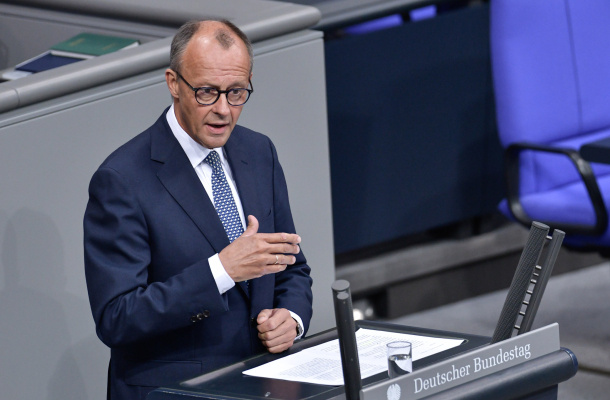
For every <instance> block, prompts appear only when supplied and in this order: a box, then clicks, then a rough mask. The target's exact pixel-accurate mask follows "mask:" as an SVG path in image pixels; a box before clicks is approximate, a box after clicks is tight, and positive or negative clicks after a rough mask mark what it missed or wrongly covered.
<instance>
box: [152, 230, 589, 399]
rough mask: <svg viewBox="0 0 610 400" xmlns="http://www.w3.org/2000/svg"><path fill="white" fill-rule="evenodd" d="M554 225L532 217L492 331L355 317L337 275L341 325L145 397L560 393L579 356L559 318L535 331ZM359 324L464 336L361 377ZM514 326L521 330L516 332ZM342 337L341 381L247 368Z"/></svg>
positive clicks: (557, 239)
mask: <svg viewBox="0 0 610 400" xmlns="http://www.w3.org/2000/svg"><path fill="white" fill-rule="evenodd" d="M549 229H550V228H549V227H548V226H546V225H544V224H541V223H538V222H533V223H532V228H531V230H530V236H529V238H528V241H527V243H526V245H525V248H524V250H523V253H522V256H521V259H520V260H519V265H518V266H517V270H516V272H515V276H514V278H513V282H512V284H511V287H510V289H509V291H508V296H507V297H506V301H505V303H504V307H503V309H502V313H501V314H500V318H499V321H498V325H497V326H496V330H495V332H494V335H493V338H488V337H483V336H476V335H467V334H460V333H454V332H443V331H436V330H432V329H424V328H415V327H408V326H401V325H392V324H388V323H383V322H370V321H357V322H354V321H353V317H352V315H353V311H352V302H351V294H350V290H349V282H347V281H336V282H335V283H334V284H333V286H332V289H333V296H334V303H335V317H336V322H337V327H338V331H337V330H335V329H332V330H329V331H326V332H323V333H320V334H318V335H315V336H312V337H310V338H307V339H305V340H302V341H300V342H298V343H296V344H295V345H294V346H292V348H291V349H290V350H289V351H287V352H285V353H282V354H279V355H274V354H262V355H259V356H256V357H253V358H250V359H248V360H245V361H242V362H240V363H237V364H233V365H230V366H228V367H225V368H222V369H219V370H216V371H213V372H210V373H208V374H205V375H201V376H198V377H194V378H192V379H189V380H187V381H184V382H180V383H176V384H175V385H172V386H169V387H162V388H158V389H156V390H154V391H152V392H151V393H150V394H149V395H148V399H149V400H172V399H183V400H187V399H189V398H193V399H195V398H197V399H202V398H203V399H214V400H216V399H218V400H221V399H222V400H232V399H240V400H250V399H252V400H254V399H274V400H302V399H303V400H304V399H308V400H330V399H336V400H340V399H341V400H343V399H346V400H386V399H387V400H417V399H426V400H445V399H446V400H449V399H452V400H455V399H464V400H466V399H468V400H473V399H481V400H483V399H489V400H510V399H521V400H556V399H557V388H558V386H557V385H558V384H559V383H560V382H563V381H566V380H568V379H570V378H571V377H572V376H574V375H575V374H576V371H577V370H578V361H577V360H576V357H575V355H574V354H573V353H572V352H571V351H570V350H568V349H564V348H560V346H559V326H558V325H557V324H551V325H548V326H545V327H543V328H540V329H537V330H535V331H530V328H531V324H532V321H533V319H534V317H535V315H536V311H537V309H538V305H539V304H540V299H541V298H542V294H543V293H544V289H545V287H546V283H547V281H548V279H549V277H550V274H551V272H552V269H553V266H554V263H555V260H556V257H557V254H558V253H559V248H560V246H561V242H562V241H563V237H564V233H563V232H562V231H559V230H555V232H554V233H553V236H552V237H551V236H548V233H549ZM546 242H549V247H548V251H547V253H546V256H545V259H544V262H543V263H542V266H539V265H538V261H539V258H540V255H541V253H542V250H543V248H544V245H545V243H546ZM523 306H525V309H524V308H523ZM517 324H518V325H517ZM359 328H367V329H372V330H382V331H389V332H396V333H409V334H415V335H421V336H432V337H438V338H448V339H462V343H461V344H460V345H459V346H457V347H454V348H452V349H449V350H445V351H442V352H440V353H437V354H434V355H431V356H428V357H425V358H423V359H419V360H417V361H415V362H414V363H413V372H412V373H411V374H407V375H403V376H400V377H397V378H393V379H388V374H387V372H382V373H379V374H377V375H373V376H371V377H369V378H366V379H363V380H362V381H361V380H360V373H359V367H358V366H359V362H358V350H357V346H356V339H355V336H354V331H355V330H357V329H359ZM515 331H516V332H517V335H516V336H513V334H514V333H515ZM337 337H338V338H339V342H340V345H339V347H340V349H341V361H342V365H343V376H344V381H345V385H344V386H327V385H315V384H310V383H300V382H293V381H285V380H279V379H270V378H261V377H253V376H246V375H244V374H243V373H242V372H243V371H245V370H248V369H251V368H255V367H258V366H260V365H263V364H265V363H268V362H270V361H274V360H276V359H278V358H281V357H285V356H287V355H290V354H294V353H296V352H299V351H301V350H303V349H306V348H309V347H312V346H316V345H319V344H322V343H325V342H327V341H330V340H333V339H336V338H337Z"/></svg>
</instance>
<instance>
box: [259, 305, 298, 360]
mask: <svg viewBox="0 0 610 400" xmlns="http://www.w3.org/2000/svg"><path fill="white" fill-rule="evenodd" d="M256 322H257V323H258V327H257V329H258V338H259V339H260V340H261V341H262V342H263V346H265V347H266V348H267V349H268V350H269V352H270V353H281V352H282V351H284V350H286V349H289V348H290V346H292V345H293V343H294V339H295V338H296V337H297V322H296V321H295V320H294V319H293V318H292V316H291V315H290V311H288V310H286V309H285V308H274V309H273V310H263V311H261V312H260V313H259V314H258V317H257V318H256Z"/></svg>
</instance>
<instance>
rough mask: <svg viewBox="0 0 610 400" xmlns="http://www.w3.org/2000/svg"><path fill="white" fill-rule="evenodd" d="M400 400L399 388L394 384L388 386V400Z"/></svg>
mask: <svg viewBox="0 0 610 400" xmlns="http://www.w3.org/2000/svg"><path fill="white" fill-rule="evenodd" d="M398 399H400V386H398V385H397V384H396V383H395V384H393V385H390V387H389V388H388V400H398Z"/></svg>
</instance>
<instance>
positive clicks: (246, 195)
mask: <svg viewBox="0 0 610 400" xmlns="http://www.w3.org/2000/svg"><path fill="white" fill-rule="evenodd" d="M224 149H225V152H226V154H227V160H228V161H229V165H230V166H231V172H232V174H233V178H234V179H235V185H236V186H237V192H238V193H239V199H240V201H241V205H242V209H243V211H244V218H245V219H246V224H247V223H248V215H255V216H259V217H260V216H261V215H262V214H261V207H260V203H259V199H258V194H257V190H256V179H255V176H254V171H253V170H252V167H253V166H252V163H251V161H250V160H249V157H248V156H247V154H246V153H245V152H244V150H243V149H244V146H243V144H242V143H240V127H239V126H236V127H235V129H234V131H233V132H232V134H231V137H230V138H229V140H228V141H227V143H226V144H225V146H224ZM260 279H261V278H258V279H253V280H251V281H250V288H249V290H248V287H247V285H246V284H245V283H244V282H239V284H240V287H241V288H242V289H243V291H244V293H246V294H247V295H250V294H252V295H253V296H255V295H256V293H257V292H258V290H257V287H258V285H259V283H258V281H259V280H260Z"/></svg>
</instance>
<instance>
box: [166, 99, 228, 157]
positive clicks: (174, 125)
mask: <svg viewBox="0 0 610 400" xmlns="http://www.w3.org/2000/svg"><path fill="white" fill-rule="evenodd" d="M165 117H166V119H167V123H168V124H169V127H170V129H171V130H172V133H173V134H174V136H175V137H176V139H177V140H178V143H180V146H182V149H183V150H184V152H185V153H186V156H187V157H188V159H189V161H190V163H191V165H192V166H193V168H195V167H196V166H198V165H199V164H201V162H202V161H203V160H204V159H205V158H206V157H207V156H208V154H210V151H212V150H216V152H217V153H218V156H219V157H220V161H221V162H222V163H223V164H225V156H224V151H223V148H222V147H217V148H214V149H208V148H207V147H204V146H202V145H200V144H199V143H197V142H196V141H194V140H193V138H192V137H191V136H190V135H189V134H188V133H186V131H185V130H184V129H182V127H181V126H180V124H179V123H178V120H177V119H176V113H175V110H174V105H173V104H172V106H171V107H170V108H169V110H167V114H166V115H165Z"/></svg>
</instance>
